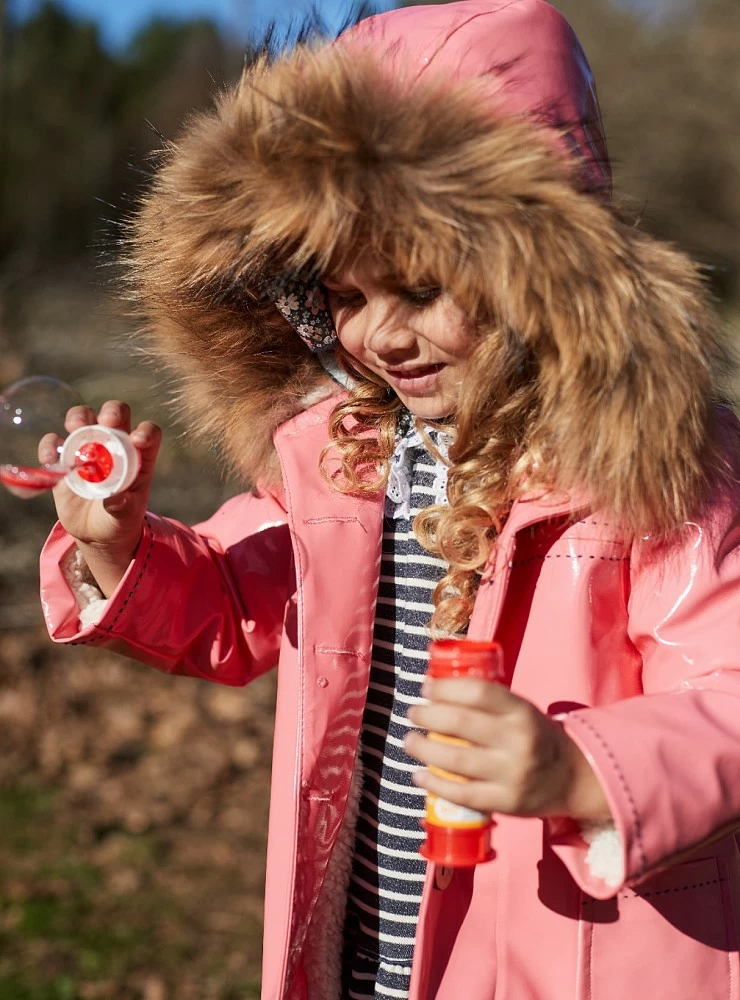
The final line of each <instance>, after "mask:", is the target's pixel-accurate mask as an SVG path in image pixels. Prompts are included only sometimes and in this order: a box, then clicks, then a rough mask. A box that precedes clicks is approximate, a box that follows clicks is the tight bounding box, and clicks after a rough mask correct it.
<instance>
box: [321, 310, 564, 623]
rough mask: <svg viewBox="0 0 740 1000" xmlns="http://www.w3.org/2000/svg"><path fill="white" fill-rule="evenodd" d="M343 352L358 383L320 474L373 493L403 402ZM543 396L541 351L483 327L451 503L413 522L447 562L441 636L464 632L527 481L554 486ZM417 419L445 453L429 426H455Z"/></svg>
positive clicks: (454, 449) (470, 369)
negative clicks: (543, 428)
mask: <svg viewBox="0 0 740 1000" xmlns="http://www.w3.org/2000/svg"><path fill="white" fill-rule="evenodd" d="M337 353H338V357H339V360H340V363H341V364H342V366H343V367H344V368H345V369H346V371H347V372H348V373H349V374H350V375H351V376H352V377H353V380H354V386H353V388H352V390H351V392H350V396H349V398H348V399H346V400H343V401H342V402H341V403H339V404H338V405H337V406H336V407H335V409H334V411H333V413H332V416H331V419H330V424H329V427H330V443H329V444H328V445H327V447H326V448H325V449H324V452H323V454H322V472H323V474H324V476H325V478H326V479H328V481H329V482H330V483H331V484H332V486H333V487H334V488H335V489H337V490H339V491H340V492H343V493H354V494H360V495H361V494H368V493H374V492H377V491H378V490H380V489H384V488H385V486H386V484H387V480H388V473H389V468H390V458H391V455H392V453H393V449H394V445H395V436H396V426H397V421H398V416H399V414H400V412H401V411H402V404H401V401H400V400H399V398H398V397H397V396H396V395H395V393H394V392H393V391H392V389H391V388H390V387H389V386H388V384H387V383H386V382H385V381H384V380H383V379H381V378H380V377H379V376H377V375H376V374H375V373H373V372H371V371H369V370H368V369H366V368H365V367H364V366H362V365H359V364H358V363H357V362H356V361H354V360H353V359H352V358H351V357H350V356H349V355H348V354H347V353H346V352H345V351H343V350H342V349H341V348H339V349H338V351H337ZM537 397H538V393H537V380H536V370H535V363H534V359H533V357H532V356H531V354H530V352H529V351H528V350H527V349H526V348H525V347H524V346H523V345H522V342H521V341H520V340H517V338H515V337H513V336H512V335H511V334H510V333H508V331H507V330H506V329H502V328H499V327H494V328H489V329H487V330H485V332H484V331H482V330H479V331H478V333H477V335H476V342H475V345H474V348H473V351H472V353H471V355H470V357H469V360H468V363H467V367H466V376H465V380H464V383H463V391H462V393H461V396H460V399H459V401H458V406H457V409H456V412H455V415H454V427H453V430H452V437H453V442H452V445H451V447H450V449H449V455H448V462H449V466H450V469H449V474H448V486H447V495H448V501H449V503H448V505H441V504H435V505H432V506H430V507H428V508H426V509H425V510H423V511H421V512H420V513H419V514H418V515H417V516H416V518H415V520H414V534H415V535H416V538H417V540H418V541H419V543H420V544H421V545H422V546H424V548H426V549H427V550H428V551H430V552H433V553H435V554H436V555H439V556H440V557H441V558H443V559H444V560H445V562H447V563H448V571H447V573H446V575H445V576H444V578H443V579H442V580H441V581H440V582H439V584H438V585H437V587H436V588H435V590H434V594H433V603H434V613H433V616H432V619H431V623H430V628H431V631H432V634H433V635H435V636H442V635H456V634H460V633H462V632H463V631H464V630H465V628H466V627H467V624H468V622H469V620H470V616H471V614H472V611H473V604H474V602H475V595H476V592H477V589H478V584H479V581H480V577H481V575H482V573H483V570H484V567H485V565H486V563H487V561H488V558H489V555H490V553H491V549H492V547H493V545H494V544H495V542H496V538H497V536H498V534H499V533H500V531H501V528H502V526H503V523H504V521H505V520H506V517H507V514H508V512H509V509H510V507H511V504H512V502H513V501H514V499H515V498H516V497H517V496H518V495H520V494H521V493H523V492H524V491H525V489H527V490H528V489H531V488H532V487H533V486H537V485H541V486H547V485H549V484H548V482H547V481H546V480H545V478H544V476H542V475H541V474H538V470H540V469H543V468H544V463H543V462H542V461H541V452H542V447H543V445H542V442H541V441H540V439H539V435H538V428H537V423H538V416H539V406H538V401H537ZM416 423H417V427H418V429H419V430H420V432H421V434H422V436H423V437H425V439H426V442H427V446H428V449H429V451H430V452H432V453H433V454H435V455H436V457H437V458H440V459H441V456H440V455H439V454H438V453H437V452H436V449H435V447H434V444H433V442H432V441H431V439H430V438H429V436H428V434H427V433H426V429H427V428H429V427H432V428H434V427H437V428H439V429H444V430H446V431H449V430H450V426H449V425H448V424H442V423H439V422H434V421H424V422H421V421H419V420H418V419H417V421H416ZM370 431H375V433H369V432H370ZM330 454H331V455H333V456H338V458H339V467H338V468H330V467H329V465H328V462H327V460H328V457H329V455H330Z"/></svg>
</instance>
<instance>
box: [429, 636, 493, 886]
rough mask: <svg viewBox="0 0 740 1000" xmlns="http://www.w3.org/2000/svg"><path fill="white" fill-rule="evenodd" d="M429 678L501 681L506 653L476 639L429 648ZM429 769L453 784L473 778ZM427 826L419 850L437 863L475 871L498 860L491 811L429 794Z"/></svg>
mask: <svg viewBox="0 0 740 1000" xmlns="http://www.w3.org/2000/svg"><path fill="white" fill-rule="evenodd" d="M427 676H428V677H430V678H432V679H434V680H437V679H440V680H441V679H448V678H450V677H466V678H474V679H477V680H482V681H497V682H501V681H502V680H503V678H504V661H503V651H502V649H501V646H500V645H499V643H497V642H476V641H474V640H472V639H442V640H439V641H437V642H432V643H430V645H429V669H428V671H427ZM428 736H429V739H430V740H435V741H437V742H439V743H449V744H452V745H454V746H470V743H468V741H467V740H460V739H457V738H453V737H451V736H442V735H440V734H439V733H429V734H428ZM429 770H430V771H431V772H432V773H433V774H437V775H439V776H440V777H443V778H447V779H448V780H450V781H459V782H465V781H467V780H468V779H467V778H463V777H461V776H460V775H458V774H451V773H449V772H448V771H443V770H442V769H441V768H437V767H430V768H429ZM423 826H424V830H425V832H426V840H425V841H424V843H423V844H422V845H421V847H420V848H419V850H420V852H421V854H422V856H423V857H425V858H426V859H427V860H428V861H432V862H434V864H437V865H445V866H446V867H449V868H472V867H473V866H474V865H478V864H481V863H482V862H484V861H490V860H491V859H492V858H494V857H495V856H496V855H495V851H494V850H493V846H492V844H491V831H492V829H493V819H492V818H491V816H490V815H488V814H486V813H481V812H478V811H477V810H475V809H468V808H466V807H465V806H459V805H456V804H455V803H454V802H448V801H447V800H446V799H442V798H440V797H439V796H438V795H434V794H432V793H431V792H428V793H427V801H426V819H425V821H424V823H423Z"/></svg>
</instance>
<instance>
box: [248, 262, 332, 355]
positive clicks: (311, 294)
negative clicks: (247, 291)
mask: <svg viewBox="0 0 740 1000" xmlns="http://www.w3.org/2000/svg"><path fill="white" fill-rule="evenodd" d="M265 292H266V293H267V295H268V296H269V298H270V299H272V301H273V302H274V303H275V308H276V309H277V311H278V312H279V313H280V315H281V316H284V317H285V318H286V319H287V321H288V322H289V323H290V325H291V326H292V327H293V329H294V330H295V332H296V333H297V334H298V336H299V337H300V338H301V340H302V341H303V343H304V344H305V345H306V346H307V347H308V349H309V350H310V351H323V350H326V348H327V347H333V346H334V344H336V342H337V333H336V330H335V329H334V321H333V319H332V316H331V312H330V311H329V305H328V303H327V300H326V289H325V288H324V287H323V286H322V285H321V284H320V283H319V282H318V281H316V279H315V278H311V277H309V276H307V275H305V274H281V275H279V276H278V277H277V278H273V279H272V280H271V281H268V282H267V283H266V284H265Z"/></svg>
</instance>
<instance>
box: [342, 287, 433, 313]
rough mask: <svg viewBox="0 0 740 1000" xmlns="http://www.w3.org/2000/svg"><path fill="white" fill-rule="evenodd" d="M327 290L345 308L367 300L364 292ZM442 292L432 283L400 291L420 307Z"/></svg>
mask: <svg viewBox="0 0 740 1000" xmlns="http://www.w3.org/2000/svg"><path fill="white" fill-rule="evenodd" d="M327 291H328V292H329V294H330V295H331V296H332V298H334V300H335V301H336V303H337V305H339V306H344V307H345V308H349V307H357V306H360V305H361V304H362V303H363V302H364V301H365V297H364V295H363V294H362V292H339V291H336V290H335V289H333V288H329V289H327ZM441 294H442V289H441V288H438V287H437V286H435V285H430V286H429V287H427V288H402V289H400V291H399V295H400V297H401V298H402V299H404V300H405V301H406V302H408V303H410V304H411V305H413V306H419V307H421V306H426V305H429V304H430V303H431V302H434V300H435V299H437V298H439V296H440V295H441Z"/></svg>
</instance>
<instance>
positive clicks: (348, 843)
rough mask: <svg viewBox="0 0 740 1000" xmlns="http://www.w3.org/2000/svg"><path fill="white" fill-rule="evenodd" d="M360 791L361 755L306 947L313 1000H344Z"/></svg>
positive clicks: (304, 959) (306, 960)
mask: <svg viewBox="0 0 740 1000" xmlns="http://www.w3.org/2000/svg"><path fill="white" fill-rule="evenodd" d="M361 791H362V764H361V762H360V757H359V753H358V755H357V757H356V759H355V767H354V771H353V773H352V784H351V785H350V790H349V797H348V799H347V807H346V809H345V812H344V818H343V820H342V824H341V826H340V827H339V833H338V834H337V839H336V841H335V843H334V848H333V850H332V853H331V857H330V858H329V864H328V866H327V869H326V875H325V876H324V882H323V885H322V886H321V890H320V893H319V898H318V900H317V901H316V907H315V909H314V912H313V917H312V918H311V923H310V924H309V926H308V930H307V932H306V941H305V944H304V946H303V967H304V970H305V972H306V979H307V980H308V995H309V997H310V998H311V1000H341V994H342V947H343V943H344V918H345V913H346V909H347V892H348V890H349V878H350V874H351V872H352V854H353V851H354V841H355V827H356V826H357V817H358V815H359V812H360V794H361Z"/></svg>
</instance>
